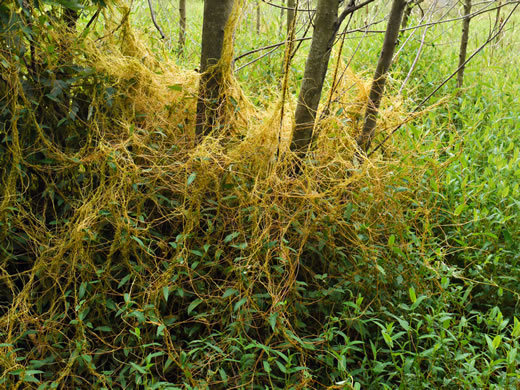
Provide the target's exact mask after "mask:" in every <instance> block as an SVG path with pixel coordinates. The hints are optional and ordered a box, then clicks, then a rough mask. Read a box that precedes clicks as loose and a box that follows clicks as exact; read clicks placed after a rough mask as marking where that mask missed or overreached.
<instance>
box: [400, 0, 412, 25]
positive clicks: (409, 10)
mask: <svg viewBox="0 0 520 390" xmlns="http://www.w3.org/2000/svg"><path fill="white" fill-rule="evenodd" d="M414 4H415V1H414V0H409V1H407V2H406V9H405V10H404V15H403V21H402V22H401V30H404V29H405V28H406V27H408V20H410V15H411V14H412V9H413V6H414ZM401 33H403V31H401Z"/></svg>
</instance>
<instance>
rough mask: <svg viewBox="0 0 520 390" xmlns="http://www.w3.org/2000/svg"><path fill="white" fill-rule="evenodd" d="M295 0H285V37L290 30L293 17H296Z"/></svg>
mask: <svg viewBox="0 0 520 390" xmlns="http://www.w3.org/2000/svg"><path fill="white" fill-rule="evenodd" d="M295 7H296V0H287V35H289V30H290V29H291V26H292V23H293V20H294V17H295V16H296V10H295Z"/></svg>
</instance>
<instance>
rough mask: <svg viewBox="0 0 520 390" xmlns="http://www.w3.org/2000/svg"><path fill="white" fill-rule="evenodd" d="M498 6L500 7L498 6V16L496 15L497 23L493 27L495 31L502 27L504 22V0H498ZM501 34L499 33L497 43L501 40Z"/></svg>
mask: <svg viewBox="0 0 520 390" xmlns="http://www.w3.org/2000/svg"><path fill="white" fill-rule="evenodd" d="M497 7H498V8H497V13H496V17H495V25H494V27H493V33H495V32H497V31H498V30H499V29H500V25H501V24H502V22H503V18H501V17H500V12H501V10H502V0H498V2H497ZM500 36H501V34H500V33H498V34H497V37H496V38H495V43H498V42H499V41H500Z"/></svg>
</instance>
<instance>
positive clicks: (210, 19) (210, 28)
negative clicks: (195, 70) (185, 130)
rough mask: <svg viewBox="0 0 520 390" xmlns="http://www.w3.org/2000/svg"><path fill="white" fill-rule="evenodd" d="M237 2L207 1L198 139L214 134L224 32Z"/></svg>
mask: <svg viewBox="0 0 520 390" xmlns="http://www.w3.org/2000/svg"><path fill="white" fill-rule="evenodd" d="M234 3H235V0H205V1H204V21H203V26H202V49H201V59H200V73H201V78H200V84H199V99H198V102H197V124H196V128H195V133H196V135H197V136H198V137H200V136H202V135H208V134H209V133H210V132H211V131H212V130H213V125H214V122H215V119H216V116H217V111H218V108H219V106H220V105H221V103H222V99H221V96H220V92H221V88H220V87H221V84H222V72H221V70H220V69H218V67H216V66H215V65H217V63H218V62H219V60H220V58H221V56H222V49H223V47H224V30H225V28H226V25H227V22H228V20H229V17H230V15H231V11H232V10H233V5H234Z"/></svg>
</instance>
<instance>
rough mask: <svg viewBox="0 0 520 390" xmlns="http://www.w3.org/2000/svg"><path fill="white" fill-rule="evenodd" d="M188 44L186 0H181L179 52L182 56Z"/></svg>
mask: <svg viewBox="0 0 520 390" xmlns="http://www.w3.org/2000/svg"><path fill="white" fill-rule="evenodd" d="M185 45H186V0H179V47H178V49H177V50H178V53H179V56H180V57H182V55H183V54H184V46H185Z"/></svg>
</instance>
